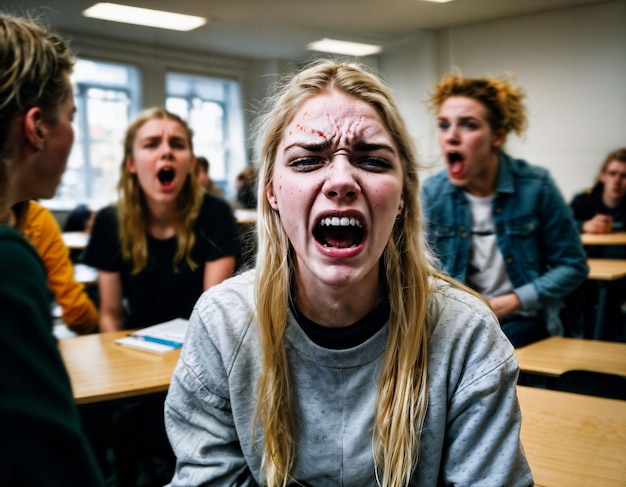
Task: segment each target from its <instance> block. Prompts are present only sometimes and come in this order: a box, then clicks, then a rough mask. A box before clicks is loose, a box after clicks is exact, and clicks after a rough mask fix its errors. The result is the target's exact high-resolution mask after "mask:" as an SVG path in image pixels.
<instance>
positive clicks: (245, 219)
mask: <svg viewBox="0 0 626 487" xmlns="http://www.w3.org/2000/svg"><path fill="white" fill-rule="evenodd" d="M235 219H236V220H237V223H239V224H240V225H244V224H246V223H255V222H256V210H246V209H241V208H240V209H237V210H235Z"/></svg>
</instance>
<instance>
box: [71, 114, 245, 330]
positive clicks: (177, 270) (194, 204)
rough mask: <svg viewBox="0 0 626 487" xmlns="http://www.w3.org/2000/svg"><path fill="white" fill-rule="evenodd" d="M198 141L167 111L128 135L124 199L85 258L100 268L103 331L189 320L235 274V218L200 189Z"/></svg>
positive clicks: (101, 217)
mask: <svg viewBox="0 0 626 487" xmlns="http://www.w3.org/2000/svg"><path fill="white" fill-rule="evenodd" d="M192 136H193V134H192V131H191V129H190V128H189V126H188V125H187V123H186V122H185V121H184V120H182V119H181V118H180V117H179V116H177V115H175V114H173V113H170V112H168V111H167V110H166V109H165V108H162V107H156V108H149V109H146V110H144V111H143V112H141V113H140V114H139V115H138V116H137V117H136V118H135V120H134V121H133V122H132V123H131V124H130V125H129V127H128V129H127V131H126V137H125V140H124V158H123V161H122V163H121V168H120V169H121V175H120V180H119V183H118V191H119V194H120V197H119V201H118V202H117V204H115V205H111V206H108V207H105V208H103V209H101V210H100V211H98V213H97V215H96V219H95V221H94V224H93V228H92V231H91V236H90V238H89V242H88V244H87V247H86V249H85V252H84V255H83V262H84V263H85V264H87V265H90V266H92V267H95V268H97V269H98V270H99V272H98V290H99V295H100V331H102V332H108V331H116V330H122V329H124V328H140V327H146V326H150V325H154V324H156V323H160V322H163V321H168V320H171V319H174V318H185V319H187V318H189V315H190V314H191V310H192V308H193V305H194V304H195V302H196V300H197V299H198V297H199V296H200V294H202V292H203V291H204V290H206V289H208V288H210V287H211V286H213V285H215V284H219V283H220V282H222V281H223V280H224V279H226V278H227V277H230V276H231V275H232V273H233V270H234V268H235V261H236V258H237V256H238V255H239V253H240V242H239V237H238V235H237V229H236V224H235V219H234V216H233V213H232V210H231V209H230V207H229V205H228V203H227V202H226V201H224V200H222V199H220V198H217V197H215V196H213V195H210V194H207V193H206V192H205V191H204V189H203V188H202V186H200V184H198V181H197V179H196V178H197V174H196V171H195V162H196V160H195V158H194V155H193V146H192ZM124 301H126V303H127V307H126V309H125V308H124V305H123V303H124Z"/></svg>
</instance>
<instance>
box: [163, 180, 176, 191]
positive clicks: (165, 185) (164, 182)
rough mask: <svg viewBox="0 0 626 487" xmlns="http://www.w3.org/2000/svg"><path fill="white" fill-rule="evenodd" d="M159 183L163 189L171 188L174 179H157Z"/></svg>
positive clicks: (172, 187)
mask: <svg viewBox="0 0 626 487" xmlns="http://www.w3.org/2000/svg"><path fill="white" fill-rule="evenodd" d="M159 183H160V184H161V189H163V190H164V191H169V190H172V189H174V187H175V179H171V180H169V181H165V180H163V179H159Z"/></svg>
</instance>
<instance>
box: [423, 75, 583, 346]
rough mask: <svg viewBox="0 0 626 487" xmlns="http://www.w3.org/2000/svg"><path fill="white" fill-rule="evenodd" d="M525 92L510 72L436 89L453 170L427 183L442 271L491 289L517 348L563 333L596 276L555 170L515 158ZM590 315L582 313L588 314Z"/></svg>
mask: <svg viewBox="0 0 626 487" xmlns="http://www.w3.org/2000/svg"><path fill="white" fill-rule="evenodd" d="M523 98H524V93H523V92H522V90H521V89H520V88H518V87H516V86H514V85H513V84H512V83H511V82H509V81H507V80H506V79H500V78H495V77H485V78H476V79H474V78H462V77H461V76H457V75H447V76H445V77H444V78H442V79H441V80H440V81H439V83H438V84H437V85H436V87H435V89H434V91H433V92H432V93H431V94H430V97H429V105H430V108H431V109H432V110H433V111H435V112H436V114H437V121H438V127H439V145H440V148H441V152H442V154H443V157H444V160H445V162H446V168H445V169H444V170H442V171H441V172H439V173H438V174H436V175H434V176H431V177H430V178H429V179H427V180H426V181H425V182H424V185H423V187H422V201H423V205H424V216H425V219H426V224H427V235H428V239H429V243H430V245H431V247H432V248H433V249H434V251H435V253H436V254H437V257H438V258H439V259H440V261H441V266H442V268H443V269H444V270H445V271H446V272H448V273H449V274H450V275H451V276H452V277H454V278H456V279H458V280H460V281H461V282H464V283H466V284H468V285H469V286H471V287H472V288H473V289H476V290H477V291H478V292H480V293H481V294H482V295H483V296H485V297H486V298H487V299H488V300H489V302H490V304H491V306H492V308H493V310H494V311H495V313H496V315H497V317H498V319H499V320H500V323H501V325H502V329H503V330H504V333H505V334H506V335H507V336H508V337H509V339H510V340H511V343H512V344H513V346H515V347H522V346H524V345H527V344H529V343H532V342H534V341H537V340H541V339H543V338H546V337H548V336H549V335H563V334H565V333H566V327H567V324H563V323H562V322H561V319H560V317H559V312H560V308H561V307H562V306H563V300H564V299H565V298H566V297H567V296H568V295H570V294H571V293H573V292H574V291H576V290H577V289H579V288H580V286H581V285H582V283H583V282H584V281H585V279H586V277H587V273H588V267H587V263H586V256H585V253H584V250H583V247H582V243H581V241H580V236H579V234H578V231H577V229H576V225H575V222H574V220H573V218H572V215H571V212H570V210H569V208H568V206H567V203H566V202H565V200H564V199H563V196H562V195H561V192H560V191H559V189H558V187H557V185H556V184H555V182H554V181H553V179H552V177H551V176H550V174H549V172H548V171H547V170H546V169H544V168H541V167H537V166H532V165H530V164H528V163H527V162H526V161H524V160H521V159H514V158H513V157H511V156H509V155H508V154H507V153H506V152H505V150H504V144H505V142H506V138H507V135H508V134H509V133H510V132H515V133H517V134H518V135H520V134H521V133H522V132H523V131H524V130H525V128H526V125H527V120H526V109H525V106H524V104H523V101H522V100H523ZM581 314H582V311H581Z"/></svg>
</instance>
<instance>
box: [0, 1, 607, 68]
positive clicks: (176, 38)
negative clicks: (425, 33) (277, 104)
mask: <svg viewBox="0 0 626 487" xmlns="http://www.w3.org/2000/svg"><path fill="white" fill-rule="evenodd" d="M45 1H46V3H45V6H42V0H3V5H2V6H1V7H0V9H2V10H5V11H8V12H10V13H13V14H24V13H25V12H29V13H33V14H35V15H36V16H39V17H41V18H42V19H43V20H44V21H45V22H47V23H48V24H49V25H51V26H52V27H54V28H56V29H58V30H60V31H61V32H62V33H64V34H65V35H69V36H71V35H72V34H89V35H95V36H98V37H108V38H113V39H116V40H121V41H125V42H140V43H143V44H147V45H152V46H155V45H156V46H163V47H169V48H176V49H184V50H192V51H203V52H212V53H216V54H223V55H228V56H237V57H244V58H254V59H283V60H286V61H295V62H299V61H302V60H305V59H307V58H309V57H310V55H311V53H310V52H308V51H307V50H306V44H307V43H309V42H311V41H314V40H318V39H320V38H322V37H332V38H335V39H340V40H346V41H356V42H367V43H376V44H382V45H383V48H386V49H391V48H393V46H394V45H396V44H398V43H401V42H403V40H405V39H407V38H410V37H411V36H412V35H414V34H415V33H416V32H418V31H420V30H428V29H439V28H444V27H451V26H457V25H464V24H472V23H477V22H482V21H486V20H493V19H501V18H506V17H513V16H520V15H527V14H532V13H535V12H542V11H548V10H556V9H561V8H567V7H576V6H581V5H586V4H591V3H601V2H603V1H607V0H455V1H453V2H450V3H430V2H426V1H423V0H178V1H176V2H172V1H171V0H130V2H125V3H128V4H130V5H133V6H137V7H149V8H155V9H158V10H169V11H176V12H179V13H185V14H192V15H200V16H204V17H209V18H210V19H211V22H209V23H208V24H207V25H204V26H203V27H200V28H198V29H196V30H194V31H191V32H174V31H167V30H162V29H153V28H148V27H140V26H133V25H129V24H117V23H114V22H107V21H103V20H95V19H88V18H85V17H83V16H82V15H81V14H82V11H83V10H85V9H86V8H87V7H89V6H91V5H93V4H94V3H96V1H97V0H45ZM109 1H114V2H117V3H122V1H121V0H109Z"/></svg>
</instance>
